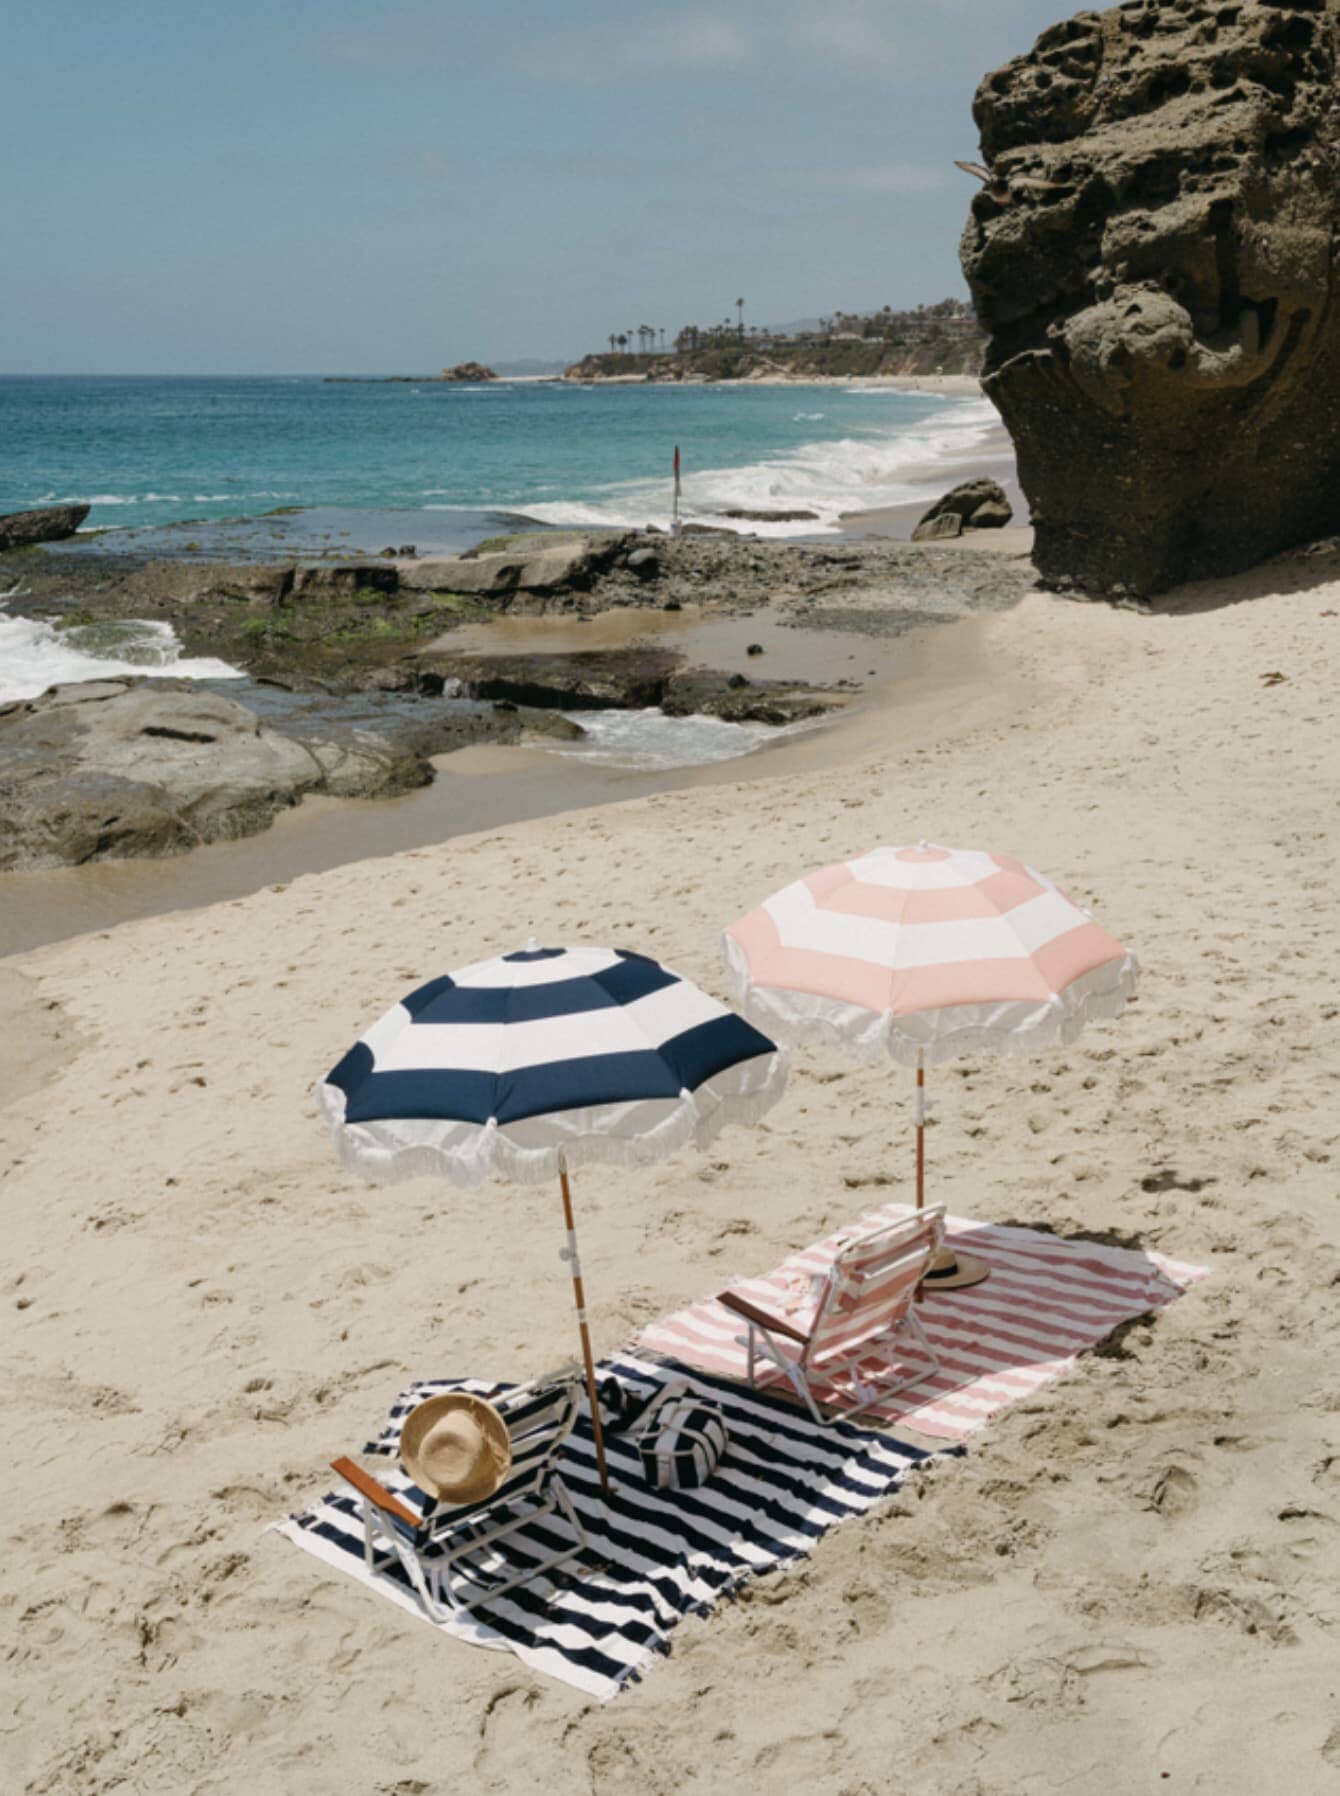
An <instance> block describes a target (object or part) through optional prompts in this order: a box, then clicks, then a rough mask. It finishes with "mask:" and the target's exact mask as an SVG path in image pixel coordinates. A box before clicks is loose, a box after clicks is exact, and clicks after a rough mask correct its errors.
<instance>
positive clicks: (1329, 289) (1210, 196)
mask: <svg viewBox="0 0 1340 1796" xmlns="http://www.w3.org/2000/svg"><path fill="white" fill-rule="evenodd" d="M1338 52H1340V0H1291V3H1284V4H1264V3H1263V4H1252V5H1241V4H1236V3H1234V4H1225V3H1224V0H1215V3H1213V4H1210V3H1207V0H1127V4H1125V5H1122V6H1119V7H1116V8H1114V9H1112V10H1111V11H1108V12H1103V13H1097V12H1085V13H1080V14H1079V15H1078V16H1077V17H1075V18H1073V19H1071V20H1069V21H1067V22H1066V23H1064V24H1061V25H1057V26H1054V27H1053V28H1052V29H1051V30H1050V31H1047V32H1045V33H1044V34H1043V35H1042V37H1041V38H1039V40H1038V42H1037V44H1036V45H1035V47H1034V48H1033V50H1031V51H1030V52H1029V53H1028V54H1027V55H1025V56H1021V57H1019V58H1017V59H1016V60H1015V61H1013V62H1011V63H1009V64H1007V65H1006V66H1005V67H1004V68H1003V69H1001V70H999V71H998V72H997V73H996V74H993V75H991V76H988V78H987V79H986V80H985V81H984V82H983V83H982V85H981V87H980V88H979V90H978V93H977V98H976V103H975V106H974V117H975V119H976V122H977V125H978V129H979V131H980V133H981V140H982V151H983V156H984V158H985V160H986V162H987V164H988V165H989V167H990V169H991V171H992V173H993V175H995V176H996V177H997V179H996V181H995V182H994V183H993V184H992V187H991V188H989V189H987V188H984V189H983V191H982V192H981V193H979V194H978V195H977V196H976V198H975V199H974V202H973V216H972V219H971V222H970V223H969V225H968V228H967V230H966V232H965V234H964V237H963V243H962V262H963V268H964V272H965V273H966V275H967V278H968V281H969V284H970V286H971V288H972V294H973V299H974V301H975V304H976V309H977V313H978V316H979V318H980V319H981V321H982V323H983V324H984V325H985V326H986V327H987V329H988V331H989V333H990V340H989V344H988V348H987V355H986V363H985V369H984V385H985V387H986V390H987V392H988V393H989V394H990V396H991V398H992V399H993V400H994V401H995V403H996V405H997V406H998V408H999V410H1000V412H1001V414H1002V416H1003V418H1004V420H1005V422H1006V424H1007V426H1008V427H1009V430H1010V434H1011V436H1012V437H1013V438H1014V443H1015V448H1016V450H1017V452H1018V463H1019V478H1020V483H1021V485H1022V486H1023V489H1024V492H1025V493H1026V495H1027V497H1028V501H1029V505H1030V507H1031V510H1032V514H1033V525H1034V530H1035V545H1036V546H1035V549H1034V556H1035V560H1036V562H1037V565H1038V568H1039V570H1040V571H1041V573H1042V575H1043V577H1044V579H1046V580H1047V581H1048V582H1049V583H1050V584H1052V585H1054V586H1075V587H1079V588H1082V589H1085V590H1090V591H1095V592H1110V593H1121V592H1130V593H1135V594H1144V593H1150V592H1155V591H1158V590H1160V589H1162V588H1165V587H1167V586H1170V585H1172V584H1174V583H1176V582H1178V581H1181V580H1185V579H1188V578H1193V577H1197V576H1203V575H1210V574H1215V573H1222V572H1227V571H1232V570H1235V569H1239V568H1243V567H1246V566H1249V565H1251V564H1252V563H1254V562H1256V561H1259V560H1260V559H1262V558H1263V557H1264V556H1267V555H1269V554H1271V553H1273V552H1275V551H1278V550H1280V549H1283V548H1286V547H1288V546H1290V545H1293V544H1297V543H1300V542H1303V541H1306V540H1309V539H1313V538H1317V537H1320V536H1324V535H1328V534H1334V533H1335V532H1336V531H1337V530H1340V406H1337V404H1336V402H1335V395H1336V393H1337V392H1338V391H1340V311H1338V310H1337V305H1336V273H1337V269H1336V255H1337V252H1336V247H1335V244H1336V238H1337V226H1340V89H1338V88H1337V63H1338Z"/></svg>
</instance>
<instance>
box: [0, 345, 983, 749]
mask: <svg viewBox="0 0 1340 1796" xmlns="http://www.w3.org/2000/svg"><path fill="white" fill-rule="evenodd" d="M995 422H996V417H995V413H994V411H993V409H992V408H991V406H990V405H989V404H988V403H987V402H986V401H985V400H983V399H981V398H980V397H972V398H943V397H939V396H935V395H930V394H925V393H915V392H901V391H897V390H894V389H891V388H889V387H880V386H873V385H867V386H863V385H851V386H836V385H835V386H813V387H810V386H776V387H764V386H686V387H681V386H678V385H675V386H651V387H648V386H642V385H629V386H622V385H598V384H597V385H579V384H574V383H571V382H557V381H544V380H528V381H497V382H490V383H487V384H484V385H479V386H475V385H455V384H451V385H447V384H443V383H438V382H432V381H425V382H423V383H410V384H399V383H395V384H380V383H368V384H361V383H360V384H334V383H327V382H325V381H323V380H321V379H320V378H319V377H315V376H304V377H293V378H275V377H263V378H262V377H257V378H254V379H240V378H214V377H210V378H205V377H201V378H189V377H188V378H171V379H168V378H159V377H149V376H144V377H122V376H105V377H95V378H89V377H83V376H29V377H13V376H6V377H3V378H0V512H6V511H19V510H24V509H26V508H28V507H31V506H40V505H52V504H57V503H59V502H62V501H65V500H87V501H89V502H90V503H91V506H92V510H91V512H90V514H89V517H88V519H87V522H86V524H85V526H84V530H85V531H86V532H87V531H93V530H97V531H100V532H104V533H105V534H103V535H101V536H100V538H99V541H98V549H99V552H100V553H105V552H108V551H114V550H116V549H118V548H124V549H125V550H127V551H130V552H135V553H142V554H161V555H204V556H209V555H217V556H227V557H229V558H231V559H237V560H259V559H267V558H276V557H283V556H301V555H304V554H316V553H326V554H328V553H330V552H331V551H332V550H334V551H336V552H344V551H346V550H347V551H348V552H349V553H367V554H376V553H378V552H379V551H380V550H381V549H383V548H385V547H397V548H398V547H400V546H402V545H408V544H413V545H414V546H415V548H416V549H417V550H418V552H419V553H420V554H424V553H438V554H442V553H453V552H459V551H460V550H462V549H465V548H467V547H469V546H471V545H472V544H473V543H476V542H478V541H480V540H481V539H482V538H484V537H486V536H489V535H492V534H495V533H497V532H498V531H501V530H507V529H515V528H518V527H523V528H524V527H536V528H539V527H557V526H565V525H567V526H582V525H606V526H609V525H613V526H641V525H645V524H658V525H660V526H662V527H664V526H665V525H666V524H667V523H668V521H669V517H670V504H671V467H672V457H673V452H674V449H675V446H676V445H678V447H679V448H680V451H681V455H682V459H683V469H684V479H683V516H684V518H685V519H686V520H688V521H693V522H699V523H704V524H730V523H732V522H733V523H735V525H736V527H737V528H744V529H747V530H751V531H755V532H757V533H758V534H760V535H764V536H774V537H777V536H793V537H815V536H823V535H826V534H831V533H833V532H834V531H836V530H837V528H838V522H837V520H838V518H839V516H840V514H841V513H843V512H845V511H853V510H864V509H869V508H874V507H880V506H886V505H896V504H899V503H902V502H906V501H910V500H915V499H918V498H925V499H926V501H927V502H929V500H930V499H931V498H933V497H934V496H935V495H936V494H937V493H938V492H939V491H941V490H942V489H943V487H944V486H945V485H947V484H949V483H950V481H951V480H953V479H956V478H960V477H961V475H962V471H963V468H964V466H965V465H968V464H970V463H971V462H972V460H973V456H974V452H975V451H976V450H979V449H980V447H981V446H982V445H983V444H984V443H985V442H986V441H987V438H988V436H989V433H990V432H991V430H992V427H993V426H994V424H995ZM738 509H744V510H751V511H805V512H809V513H812V514H813V515H812V516H811V517H808V518H804V519H796V520H792V521H790V522H758V521H750V522H747V523H743V524H741V523H740V522H739V521H738V520H732V519H730V518H729V517H727V515H726V514H727V513H728V512H729V511H731V510H738ZM238 520H244V521H238ZM2 578H3V577H0V579H2ZM6 596H7V595H6V594H5V593H4V591H3V588H2V586H0V700H5V699H12V698H20V697H27V696H30V695H32V694H34V693H37V692H40V691H42V690H43V689H44V688H45V687H46V686H48V685H50V684H53V683H55V682H57V681H65V680H78V679H90V678H94V677H96V676H97V675H99V674H110V673H114V672H121V671H131V670H134V671H139V672H150V673H153V672H161V673H172V674H176V675H179V676H184V677H188V678H205V679H209V678H213V679H217V678H223V677H227V676H228V674H229V673H230V672H231V671H232V670H230V669H229V668H227V667H225V666H224V665H223V664H221V663H219V662H217V661H208V660H188V659H186V658H184V657H182V655H181V654H180V652H179V645H178V644H177V641H176V639H175V637H174V636H173V634H172V632H171V630H170V629H168V628H167V626H166V625H161V624H149V623H146V624H144V625H143V626H142V627H140V629H139V630H138V632H133V631H127V630H122V631H120V632H118V633H116V635H115V636H114V638H112V639H110V640H109V639H108V638H107V637H106V634H105V633H103V634H101V635H98V634H95V635H93V636H92V637H87V636H85V637H84V638H83V639H81V635H80V633H79V632H77V631H76V632H57V631H55V630H53V629H52V628H51V626H50V625H49V624H45V623H34V622H30V621H28V620H26V619H23V618H20V617H17V616H11V617H5V616H4V614H3V608H4V600H5V597H6ZM703 748H704V750H705V748H706V745H703ZM704 758H711V757H710V755H708V754H706V753H705V754H704Z"/></svg>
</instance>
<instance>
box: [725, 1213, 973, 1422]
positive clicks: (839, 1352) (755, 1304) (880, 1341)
mask: <svg viewBox="0 0 1340 1796" xmlns="http://www.w3.org/2000/svg"><path fill="white" fill-rule="evenodd" d="M944 1217H945V1212H944V1205H943V1204H936V1205H933V1206H932V1207H931V1208H929V1209H925V1210H919V1211H917V1213H916V1214H915V1215H913V1216H908V1217H906V1218H904V1219H903V1220H902V1221H901V1222H894V1223H890V1224H888V1225H887V1226H886V1227H884V1228H879V1229H875V1230H874V1231H873V1232H872V1233H871V1234H868V1235H862V1236H860V1237H858V1239H856V1240H854V1241H848V1242H847V1243H846V1245H845V1246H843V1247H842V1248H841V1249H840V1250H839V1252H838V1254H837V1256H836V1258H835V1259H834V1261H833V1264H832V1266H831V1267H830V1268H829V1270H828V1272H827V1273H826V1274H820V1275H818V1276H817V1277H816V1278H815V1279H814V1280H813V1281H812V1283H811V1289H810V1291H809V1292H808V1293H803V1292H798V1293H797V1295H796V1299H795V1301H794V1302H793V1303H791V1302H788V1301H787V1300H786V1298H785V1297H784V1296H783V1295H782V1294H779V1293H778V1291H777V1290H776V1288H775V1286H771V1285H765V1284H763V1282H762V1281H760V1280H755V1281H752V1282H751V1281H746V1282H745V1283H743V1284H740V1285H736V1286H733V1287H731V1288H730V1289H728V1290H725V1291H722V1292H720V1293H719V1294H718V1297H717V1302H718V1303H720V1304H721V1305H722V1306H723V1307H724V1308H725V1309H728V1310H729V1311H730V1312H731V1313H732V1314H733V1315H736V1316H739V1317H741V1318H742V1319H743V1320H744V1321H745V1322H746V1323H747V1324H748V1326H749V1333H748V1335H747V1336H745V1335H740V1336H738V1337H737V1338H738V1340H739V1343H740V1345H741V1346H742V1347H746V1348H747V1349H748V1353H749V1383H750V1386H751V1388H756V1387H757V1386H758V1384H759V1382H760V1381H759V1376H758V1362H759V1360H764V1361H766V1362H767V1363H768V1365H769V1366H770V1367H771V1368H772V1370H771V1372H768V1371H765V1373H764V1379H765V1380H766V1382H769V1383H772V1382H775V1381H776V1379H777V1378H778V1377H779V1376H784V1377H786V1378H787V1379H789V1380H790V1382H791V1384H792V1386H793V1387H794V1389H795V1391H796V1394H797V1396H799V1397H800V1398H801V1399H802V1400H803V1401H804V1402H805V1403H806V1404H807V1405H808V1406H809V1411H810V1414H811V1415H812V1416H813V1417H814V1419H815V1421H816V1422H823V1421H824V1420H825V1419H827V1420H830V1421H834V1422H845V1421H847V1420H848V1419H849V1418H850V1417H852V1416H858V1415H860V1414H861V1413H862V1411H864V1410H867V1409H870V1408H871V1407H872V1406H873V1405H874V1404H876V1403H879V1402H881V1401H882V1400H883V1399H885V1398H887V1397H891V1396H893V1395H894V1394H895V1393H897V1392H899V1391H907V1390H912V1389H913V1388H914V1387H915V1386H917V1385H919V1384H922V1383H924V1381H925V1380H926V1379H927V1378H929V1377H930V1376H931V1375H932V1373H934V1372H937V1371H938V1370H939V1367H940V1362H939V1359H938V1358H937V1356H936V1353H935V1349H934V1348H933V1347H932V1346H931V1344H930V1342H929V1341H928V1340H927V1339H926V1334H925V1331H924V1330H923V1328H922V1326H921V1324H920V1322H918V1320H917V1316H916V1310H915V1308H914V1305H915V1302H916V1295H917V1287H918V1285H919V1284H920V1283H921V1281H922V1279H923V1278H924V1277H925V1274H926V1270H927V1268H928V1267H929V1265H930V1263H931V1261H932V1259H933V1258H934V1256H935V1255H936V1254H937V1253H938V1252H939V1250H940V1246H941V1243H942V1242H943V1240H944V1228H945V1223H944ZM909 1356H912V1359H914V1360H915V1363H912V1359H910V1358H909ZM820 1402H822V1403H824V1404H825V1405H826V1406H828V1407H830V1408H832V1407H833V1406H834V1405H835V1404H837V1403H845V1404H847V1405H848V1407H846V1408H843V1409H840V1410H838V1411H837V1412H836V1413H835V1414H833V1415H831V1416H829V1417H828V1418H825V1417H824V1416H823V1415H822V1414H821V1412H820V1409H819V1403H820Z"/></svg>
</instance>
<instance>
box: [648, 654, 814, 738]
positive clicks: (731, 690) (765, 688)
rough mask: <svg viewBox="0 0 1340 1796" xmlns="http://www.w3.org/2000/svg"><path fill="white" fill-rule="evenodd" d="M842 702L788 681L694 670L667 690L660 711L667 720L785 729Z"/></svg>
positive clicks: (675, 676)
mask: <svg viewBox="0 0 1340 1796" xmlns="http://www.w3.org/2000/svg"><path fill="white" fill-rule="evenodd" d="M840 702H841V701H840V700H839V699H838V698H837V696H836V695H835V694H833V693H828V692H823V691H821V690H819V689H818V688H817V687H814V686H805V685H800V684H797V683H795V682H788V681H785V680H749V679H746V678H745V676H744V675H743V674H738V673H737V674H724V673H719V672H717V671H716V670H715V669H713V668H703V667H690V668H685V669H683V670H681V671H678V672H676V673H675V674H673V675H672V676H671V678H670V680H669V681H668V682H667V684H666V689H665V693H664V696H663V697H662V699H661V709H662V710H663V711H664V712H665V714H666V716H667V717H690V716H699V717H719V718H721V719H722V720H723V722H725V723H767V724H773V725H776V726H781V725H784V724H788V723H800V722H802V721H804V720H805V719H807V718H811V717H822V716H823V714H824V713H825V712H826V711H831V710H832V709H833V707H834V705H836V704H838V703H840Z"/></svg>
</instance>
